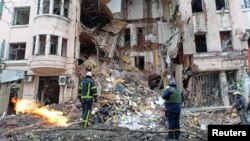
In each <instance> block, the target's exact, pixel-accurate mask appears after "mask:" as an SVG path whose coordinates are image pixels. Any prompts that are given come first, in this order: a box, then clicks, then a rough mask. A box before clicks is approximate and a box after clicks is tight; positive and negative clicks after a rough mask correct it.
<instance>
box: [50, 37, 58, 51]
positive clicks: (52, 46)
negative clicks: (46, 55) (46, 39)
mask: <svg viewBox="0 0 250 141" xmlns="http://www.w3.org/2000/svg"><path fill="white" fill-rule="evenodd" d="M57 47H58V36H51V40H50V54H52V55H56V54H57Z"/></svg>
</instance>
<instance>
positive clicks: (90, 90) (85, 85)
mask: <svg viewBox="0 0 250 141" xmlns="http://www.w3.org/2000/svg"><path fill="white" fill-rule="evenodd" d="M81 87H82V90H81V99H93V98H94V97H96V96H97V89H96V86H95V82H94V81H93V80H92V79H91V78H84V80H83V82H82V84H81Z"/></svg>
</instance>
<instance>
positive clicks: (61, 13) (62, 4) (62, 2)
mask: <svg viewBox="0 0 250 141" xmlns="http://www.w3.org/2000/svg"><path fill="white" fill-rule="evenodd" d="M60 10H61V11H60V15H61V16H64V0H61V8H60Z"/></svg>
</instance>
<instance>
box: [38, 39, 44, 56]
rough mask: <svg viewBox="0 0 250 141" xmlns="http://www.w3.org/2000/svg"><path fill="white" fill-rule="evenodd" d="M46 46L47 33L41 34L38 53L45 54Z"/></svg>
mask: <svg viewBox="0 0 250 141" xmlns="http://www.w3.org/2000/svg"><path fill="white" fill-rule="evenodd" d="M45 47H46V35H40V38H39V50H38V54H40V55H44V54H45Z"/></svg>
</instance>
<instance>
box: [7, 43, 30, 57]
mask: <svg viewBox="0 0 250 141" xmlns="http://www.w3.org/2000/svg"><path fill="white" fill-rule="evenodd" d="M25 49H26V43H17V44H16V43H15V44H10V51H9V60H22V59H24V57H25Z"/></svg>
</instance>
